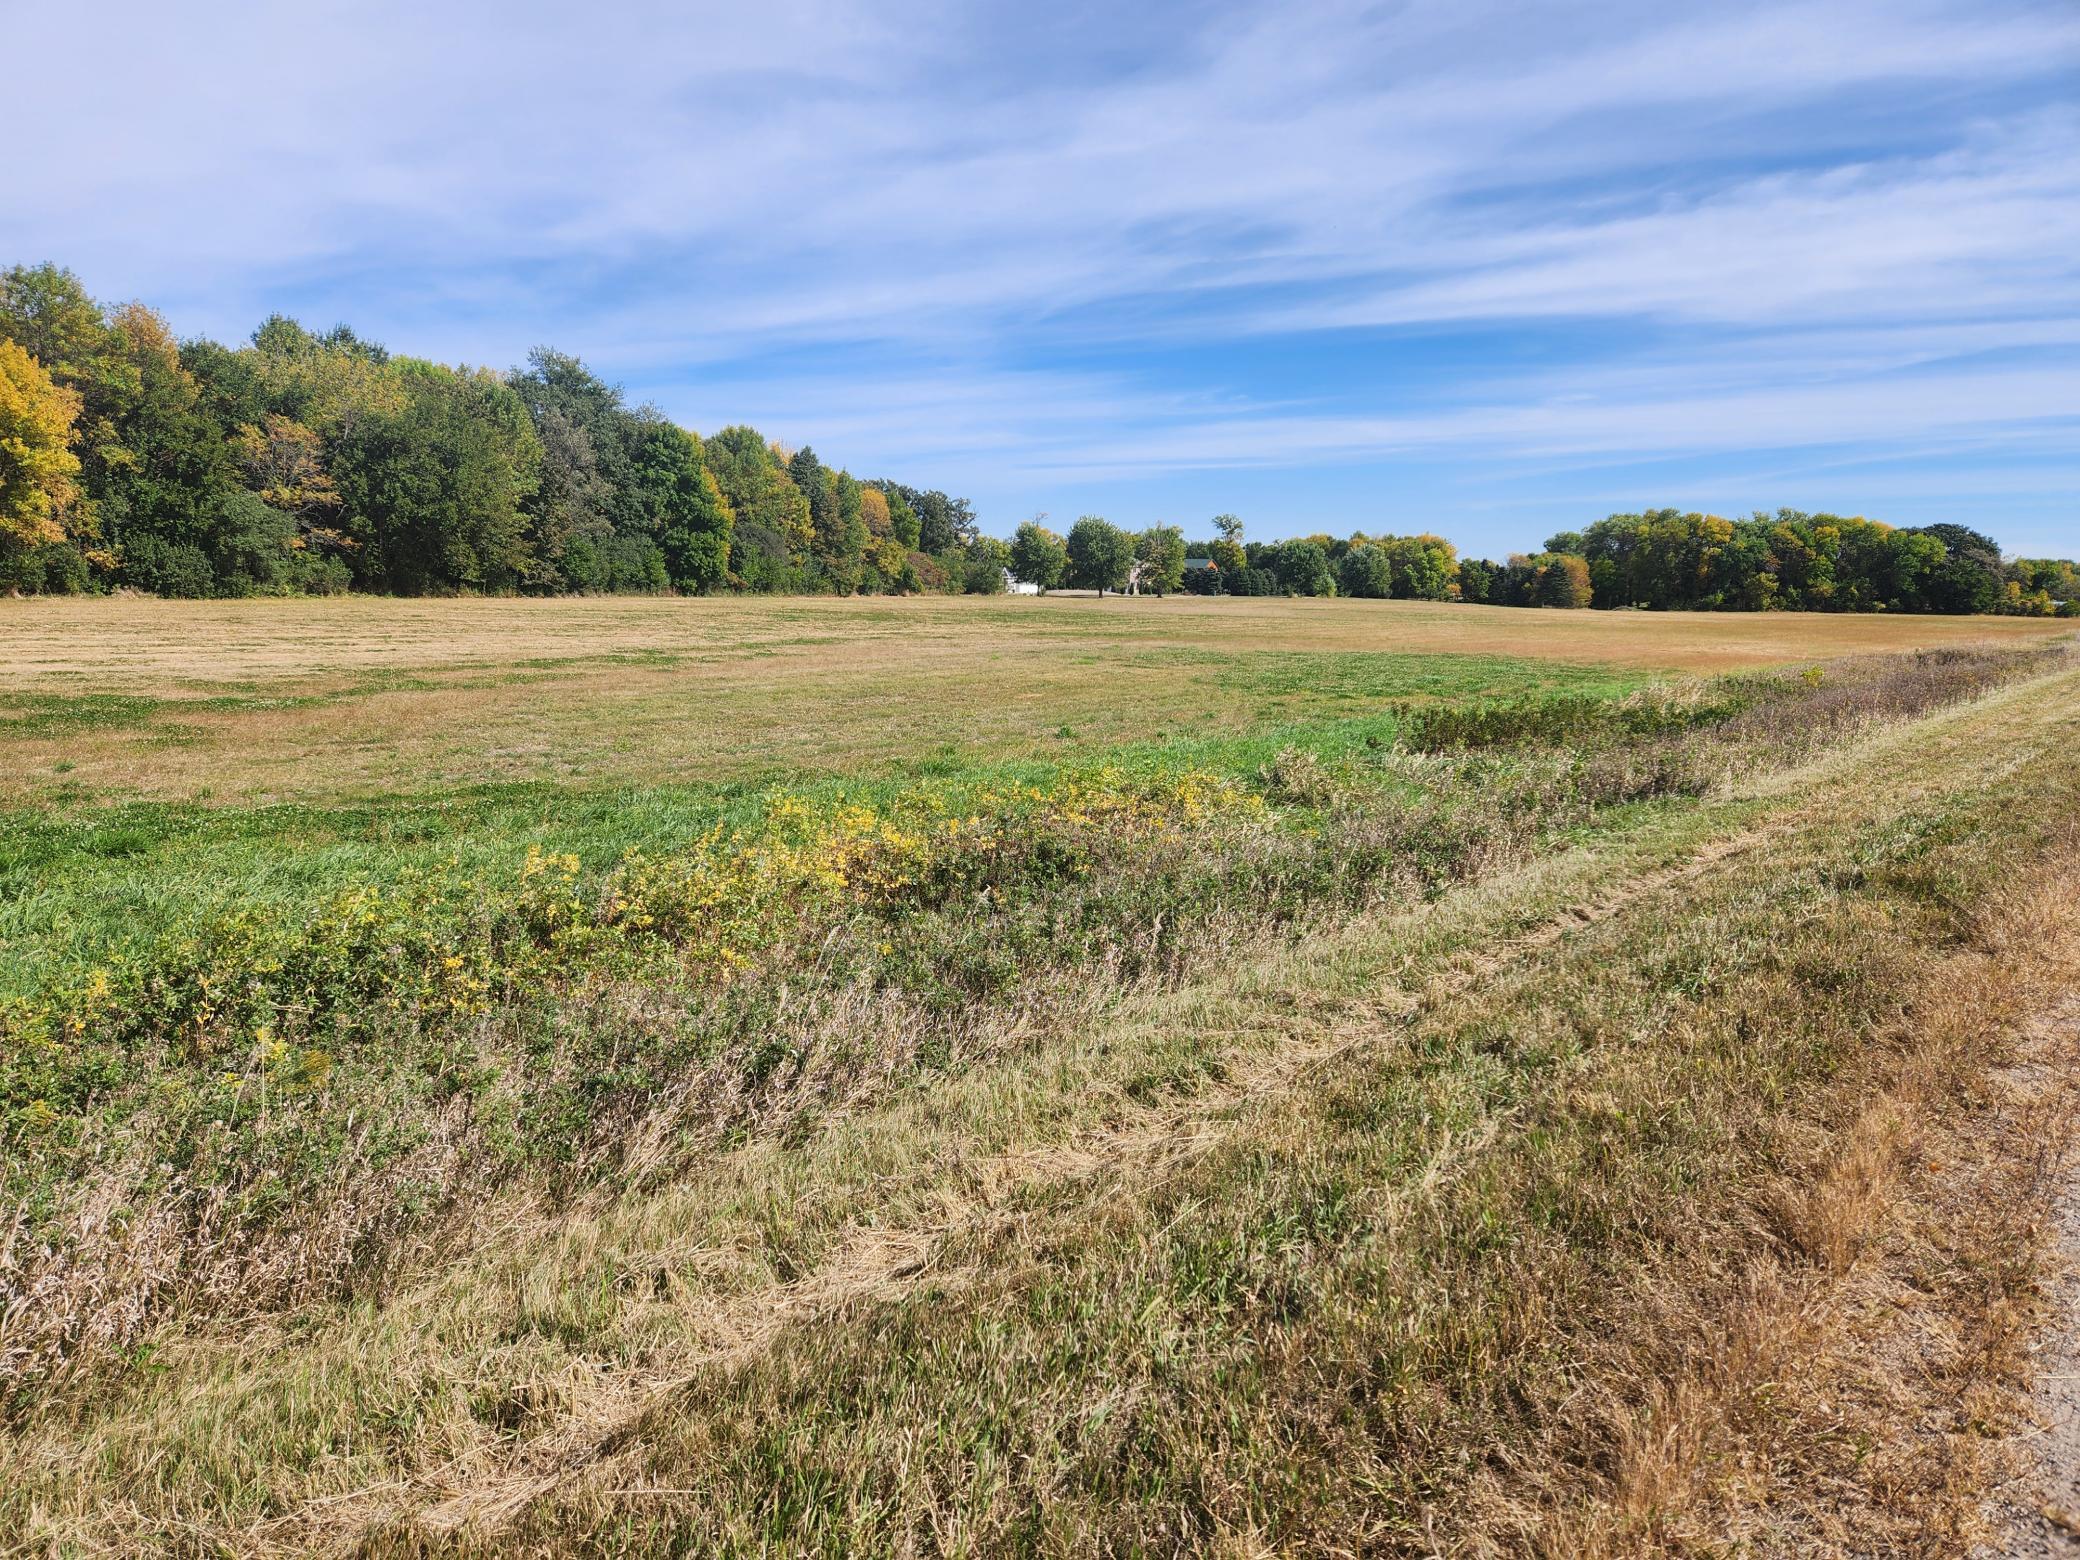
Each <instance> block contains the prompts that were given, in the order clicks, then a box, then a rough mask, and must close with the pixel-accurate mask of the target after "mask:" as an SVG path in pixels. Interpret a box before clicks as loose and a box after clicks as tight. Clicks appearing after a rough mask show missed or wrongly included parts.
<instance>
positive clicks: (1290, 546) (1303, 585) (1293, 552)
mask: <svg viewBox="0 0 2080 1560" xmlns="http://www.w3.org/2000/svg"><path fill="white" fill-rule="evenodd" d="M1262 561H1263V566H1264V567H1265V568H1268V569H1269V570H1270V571H1271V572H1272V573H1273V574H1275V575H1276V576H1278V583H1279V586H1280V588H1281V589H1283V590H1285V591H1287V592H1288V593H1290V594H1292V595H1295V596H1333V595H1335V594H1336V575H1335V572H1334V571H1333V570H1332V569H1330V567H1329V554H1328V553H1327V552H1326V551H1325V550H1324V549H1323V547H1322V546H1321V544H1320V543H1319V542H1311V541H1307V540H1305V539H1304V538H1295V539H1293V540H1292V541H1286V542H1280V543H1278V544H1277V545H1276V546H1275V547H1271V548H1268V549H1266V551H1265V553H1264V555H1263V560H1262Z"/></svg>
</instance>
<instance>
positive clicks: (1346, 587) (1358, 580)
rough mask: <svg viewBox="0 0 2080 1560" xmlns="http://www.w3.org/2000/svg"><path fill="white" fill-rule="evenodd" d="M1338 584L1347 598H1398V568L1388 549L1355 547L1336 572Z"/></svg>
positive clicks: (1347, 554) (1346, 554)
mask: <svg viewBox="0 0 2080 1560" xmlns="http://www.w3.org/2000/svg"><path fill="white" fill-rule="evenodd" d="M1336 583H1337V586H1338V588H1339V589H1341V590H1342V592H1343V594H1344V595H1346V596H1365V597H1370V598H1372V599H1374V600H1378V599H1380V598H1383V597H1387V596H1391V595H1393V594H1394V565H1393V562H1392V560H1391V559H1389V558H1388V557H1387V554H1386V551H1385V549H1384V548H1379V547H1371V546H1364V547H1353V548H1352V549H1351V550H1350V551H1349V552H1347V553H1345V554H1344V555H1343V560H1342V562H1340V563H1339V564H1338V565H1337V568H1336Z"/></svg>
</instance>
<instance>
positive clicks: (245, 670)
mask: <svg viewBox="0 0 2080 1560" xmlns="http://www.w3.org/2000/svg"><path fill="white" fill-rule="evenodd" d="M2068 628H2069V625H2059V624H2047V623H2041V622H2033V621H2027V620H2022V619H2004V618H1970V619H1946V618H1888V617H1882V616H1817V615H1801V614H1790V613H1778V614H1767V615H1742V614H1732V613H1728V614H1716V615H1703V614H1683V613H1669V614H1647V613H1636V612H1625V613H1591V612H1574V613H1564V612H1525V611H1511V610H1508V609H1504V608H1485V607H1462V606H1457V605H1441V604H1433V603H1424V602H1369V601H1277V600H1244V599H1215V600H1202V599H1199V598H1193V597H1173V598H1171V599H1168V600H1162V601H1158V600H1152V599H1143V600H1131V601H1128V600H1116V599H1107V600H1104V601H1097V600H1094V599H1090V598H1079V597H1053V598H1045V599H1038V600H1035V599H1016V600H1013V599H994V600H991V599H977V598H966V599H944V598H931V599H914V600H850V601H848V600H835V599H816V598H749V599H703V600H661V599H647V598H624V597H605V598H589V599H583V600H572V599H560V600H480V601H391V600H377V599H369V598H360V597H350V598H343V599H339V600H330V601H243V602H211V603H190V602H167V601H156V600H148V599H114V600H75V599H64V598H58V599H48V600H41V599H39V600H26V601H6V602H0V688H4V689H5V690H6V691H7V692H8V693H9V694H11V695H15V696H18V697H20V696H26V697H28V698H30V699H48V698H54V697H63V698H75V699H76V698H77V697H78V696H81V695H106V696H117V697H118V698H131V699H151V700H166V701H170V702H169V703H167V704H166V705H165V706H163V707H159V708H154V709H140V708H130V709H127V710H126V709H117V708H111V709H109V710H107V711H105V712H101V713H94V712H83V713H82V714H81V716H80V718H69V719H67V720H65V721H63V722H58V723H52V722H49V721H28V722H20V721H17V722H14V723H4V722H0V799H12V800H32V799H39V798H43V797H47V796H49V795H50V794H51V793H52V792H53V790H54V788H57V787H60V786H62V787H63V788H65V789H67V790H69V791H73V792H76V793H81V794H84V795H87V796H92V797H96V798H99V799H104V800H108V799H120V798H123V797H133V796H134V797H145V798H155V799H171V800H185V799H190V798H198V797H203V796H208V797H210V798H212V799H214V800H217V801H229V800H263V799H274V798H285V797H303V796H320V795H325V794H328V793H339V792H362V793H369V792H381V791H385V790H391V789H396V788H400V787H401V788H407V789H422V788H427V787H435V786H442V785H454V784H475V783H496V782H503V781H513V780H553V781H578V782H591V781H636V782H647V781H658V780H712V779H731V778H743V777H747V776H750V777H757V776H771V775H774V774H780V773H789V774H799V773H802V772H805V771H806V772H816V771H822V772H832V771H841V770H847V769H852V768H856V767H859V766H861V765H872V764H890V763H901V762H905V761H914V760H916V759H917V758H918V757H920V756H921V755H923V754H927V753H930V752H932V751H933V750H935V749H937V748H941V747H951V748H954V749H958V750H959V751H960V752H961V753H963V754H966V755H974V754H985V755H988V756H990V757H992V758H1004V757H1016V756H1020V755H1023V754H1030V753H1049V752H1055V751H1059V750H1060V749H1061V744H1062V743H1063V742H1065V741H1073V742H1074V743H1076V744H1078V745H1080V746H1082V747H1085V748H1097V747H1102V746H1105V745H1109V744H1113V743H1118V742H1125V741H1135V740H1141V739H1145V738H1150V737H1154V736H1159V735H1162V734H1165V733H1173V732H1182V733H1191V732H1204V731H1220V730H1233V729H1236V728H1238V727H1242V726H1247V725H1252V724H1258V723H1261V722H1264V721H1267V720H1277V719H1285V718H1304V717H1308V716H1314V715H1320V714H1323V713H1325V712H1334V711H1336V710H1337V709H1339V708H1347V707H1348V706H1347V705H1342V706H1340V705H1338V704H1337V703H1336V702H1335V701H1336V700H1337V699H1339V698H1344V699H1347V698H1349V697H1352V696H1353V695H1352V694H1350V693H1348V692H1344V693H1330V692H1327V691H1324V689H1323V688H1322V686H1321V684H1322V683H1323V682H1324V681H1325V679H1324V678H1322V677H1321V676H1319V675H1316V674H1317V673H1318V672H1319V671H1320V670H1321V669H1322V668H1324V667H1329V666H1331V665H1332V664H1341V665H1346V666H1353V667H1356V668H1357V671H1356V672H1355V674H1354V675H1355V676H1357V678H1358V686H1359V687H1360V688H1362V689H1368V690H1370V689H1378V690H1382V691H1385V692H1388V693H1392V692H1397V691H1400V690H1399V689H1398V687H1397V686H1396V683H1395V676H1394V673H1393V672H1392V671H1391V669H1389V670H1379V669H1377V668H1378V663H1375V664H1374V668H1373V669H1371V670H1368V669H1367V664H1366V663H1365V662H1364V661H1363V660H1362V658H1365V657H1430V656H1436V657H1489V658H1495V657H1500V658H1512V659H1517V660H1524V661H1530V662H1539V663H1547V662H1550V663H1566V664H1568V665H1571V666H1576V667H1601V668H1607V669H1609V670H1611V671H1612V672H1614V673H1618V674H1626V675H1642V674H1649V673H1656V672H1718V671H1727V670H1734V669H1740V668H1746V667H1757V666H1765V665H1770V664H1778V663H1783V662H1787V661H1801V660H1809V659H1817V658H1823V657H1830V656H1836V655H1842V654H1848V653H1854V652H1866V651H1882V650H1895V649H1903V648H1910V647H1920V646H1929V645H1946V644H1959V643H1968V642H1985V641H1989V640H2001V641H2006V642H2012V643H2020V642H2024V641H2027V640H2031V639H2035V638H2038V637H2041V636H2044V635H2047V634H2055V633H2058V632H2062V631H2066V630H2067V629H2068ZM1351 658H1359V659H1357V660H1353V659H1351ZM1394 664H1396V665H1405V664H1406V663H1394ZM1441 664H1449V663H1441ZM1466 664H1467V665H1468V666H1473V667H1478V665H1479V664H1480V663H1478V662H1467V663H1466ZM1474 675H1478V674H1477V672H1476V673H1475V674H1474Z"/></svg>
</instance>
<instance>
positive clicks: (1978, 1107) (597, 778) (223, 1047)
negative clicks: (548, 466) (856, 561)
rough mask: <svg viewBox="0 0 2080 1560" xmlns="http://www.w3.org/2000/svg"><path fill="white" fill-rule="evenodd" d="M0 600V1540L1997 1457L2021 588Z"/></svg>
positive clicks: (1028, 1527) (546, 1549)
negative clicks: (1500, 594) (1523, 599)
mask: <svg viewBox="0 0 2080 1560" xmlns="http://www.w3.org/2000/svg"><path fill="white" fill-rule="evenodd" d="M0 606H4V607H5V609H6V610H5V611H4V612H0V665H4V666H5V667H6V668H7V672H8V676H7V679H6V681H5V683H4V686H5V687H6V689H7V690H8V691H7V692H6V693H5V694H4V695H0V744H4V746H5V751H6V754H7V757H8V759H9V764H8V766H7V768H6V770H5V773H6V774H7V776H8V781H7V783H8V784H9V786H10V787H11V789H10V791H9V793H8V795H7V797H6V799H5V800H6V807H5V812H4V813H0V1112H4V1116H0V1132H4V1137H0V1149H4V1151H5V1152H4V1163H0V1191H4V1195H5V1197H6V1199H7V1202H8V1207H9V1213H8V1214H7V1215H5V1216H4V1217H6V1218H7V1221H8V1228H9V1231H10V1233H8V1234H7V1235H6V1237H5V1238H4V1240H0V1284H4V1286H5V1287H4V1289H0V1298H4V1302H5V1310H4V1313H0V1315H4V1320H0V1390H4V1392H5V1404H6V1417H5V1419H4V1421H0V1552H9V1551H10V1548H11V1549H13V1550H18V1551H19V1552H23V1553H42V1552H52V1553H68V1554H73V1553H76V1554H99V1553H110V1554H115V1553H133V1552H137V1551H139V1550H147V1551H149V1550H167V1551H177V1552H192V1553H216V1552H230V1553H255V1554H259V1553H290V1552H326V1553H339V1552H350V1553H351V1552H359V1553H370V1554H388V1553H400V1554H404V1553H412V1554H417V1553H428V1552H442V1553H447V1552H459V1553H477V1552H483V1553H512V1552H526V1553H540V1554H566V1553H654V1552H680V1553H711V1552H739V1553H753V1552H759V1553H797V1552H819V1553H856V1552H888V1553H913V1552H921V1553H940V1552H947V1553H966V1552H986V1553H999V1552H1018V1553H1048V1554H1082V1553H1092V1552H1118V1553H1129V1552H1146V1551H1151V1550H1160V1551H1164V1552H1174V1551H1178V1550H1188V1551H1210V1552H1223V1553H1236V1554H1249V1553H1260V1552H1272V1551H1296V1552H1318V1553H1351V1552H1407V1553H1411V1554H1415V1553H1424V1554H1427V1553H1436V1552H1448V1553H1461V1552H1463V1553H1493V1552H1523V1553H1545V1554H1555V1555H1558V1554H1569V1555H1574V1554H1590V1555H1594V1554H1621V1553H1659V1552H1668V1551H1671V1550H1674V1551H1679V1552H1698V1553H1719V1552H1731V1551H1739V1550H1748V1551H1753V1552H1808V1551H1813V1550H1818V1551H1823V1552H1825V1551H1829V1550H1838V1551H1840V1550H1845V1551H1851V1552H1878V1551H1883V1552H1906V1553H1931V1554H1949V1553H1956V1552H1958V1551H1959V1549H1960V1548H1961V1547H1962V1546H1964V1545H1967V1544H1968V1543H1969V1542H1970V1541H1971V1540H1972V1538H1973V1536H1974V1534H1975V1532H1976V1531H1977V1526H1978V1524H1979V1523H1980V1517H1979V1515H1978V1513H1979V1509H1980V1501H1981V1498H1982V1496H1983V1494H1984V1492H1985V1490H1986V1489H1987V1488H1988V1486H1989V1485H1990V1484H1991V1483H1992V1482H1993V1481H1994V1480H1996V1479H1997V1478H1999V1477H2001V1476H2002V1475H2003V1474H2004V1473H2005V1472H2006V1471H2007V1470H2008V1469H2009V1467H2010V1466H2011V1465H2012V1462H2013V1458H2014V1455H2015V1454H2014V1453H2013V1451H2012V1449H2011V1448H2010V1447H2009V1445H2008V1443H2007V1442H2005V1441H2004V1440H2002V1439H2001V1437H2000V1434H1999V1433H1998V1432H2000V1431H2002V1430H2003V1428H2004V1427H2006V1426H2008V1425H2010V1424H2011V1423H2012V1421H2013V1419H2014V1416H2015V1413H2016V1407H2015V1405H2016V1402H2017V1399H2016V1391H2017V1388H2018V1386H2019V1384H2020V1383H2021V1382H2022V1380H2023V1372H2024V1344H2025V1342H2026V1338H2027V1327H2028V1321H2029V1307H2030V1304H2031V1300H2030V1297H2031V1294H2032V1285H2033V1283H2034V1282H2035V1278H2036V1275H2037V1271H2038V1270H2037V1267H2036V1263H2037V1262H2038V1260H2039V1253H2038V1250H2037V1241H2038V1239H2039V1237H2038V1235H2037V1234H2036V1226H2035V1224H2034V1223H2033V1220H2034V1219H2035V1217H2036V1214H2037V1211H2038V1209H2039V1207H2040V1205H2041V1200H2042V1197H2043V1185H2042V1182H2041V1172H2042V1170H2043V1167H2044V1165H2045V1164H2046V1163H2047V1162H2048V1161H2047V1159H2046V1156H2045V1145H2047V1144H2053V1143H2056V1142H2057V1141H2061V1140H2062V1134H2063V1133H2064V1131H2065V1122H2066V1120H2067V1119H2068V1117H2069V1115H2070V1109H2069V1107H2070V1105H2071V1100H2070V1098H2069V1092H2070V1085H2069V1082H2068V1080H2067V1079H2066V1077H2065V1075H2064V1073H2063V1071H2061V1070H2060V1069H2059V1068H2057V1067H2055V1066H2052V1065H2051V1064H2050V1062H2049V1061H2047V1060H2046V1058H2045V1057H2044V1056H2041V1055H2038V1054H2037V1053H2035V1052H2033V1051H2032V1050H2031V1049H2030V1047H2031V1046H2032V1044H2034V1043H2036V1042H2033V1041H2032V1039H2031V1036H2032V1035H2033V1034H2034V1033H2036V1031H2035V1030H2033V1028H2032V1023H2033V1021H2034V1020H2036V1019H2038V1018H2040V1017H2041V1016H2042V1015H2043V1014H2044V1013H2046V1012H2047V1011H2050V1010H2052V1009H2053V1008H2054V1007H2055V1005H2056V1004H2057V1003H2058V1002H2059V1001H2061V1000H2062V996H2061V993H2063V992H2064V991H2066V990H2067V989H2068V988H2069V987H2070V985H2071V982H2072V980H2073V978H2074V976H2075V974H2076V973H2080V919H2076V915H2075V912H2074V910H2073V908H2072V906H2073V903H2074V901H2073V896H2072V895H2071V894H2070V891H2069V887H2070V883H2071V880H2072V875H2073V872H2074V871H2075V869H2076V867H2080V832H2076V824H2075V819H2076V817H2080V766H2076V765H2075V764H2074V762H2073V759H2072V755H2073V753H2074V751H2075V744H2076V739H2080V702H2076V699H2075V694H2076V693H2080V656H2076V652H2075V650H2074V648H2073V645H2072V642H2071V640H2070V638H2069V637H2066V636H2061V635H2059V634H2058V633H2057V632H2056V631H2055V627H2054V628H2052V629H2051V630H2049V631H2047V628H2046V626H2045V625H2041V624H2035V623H2028V622H2024V621H2019V620H1942V619H1882V618H1849V617H1839V618H1837V617H1825V618H1822V617H1798V616H1792V615H1775V616H1751V617H1740V616H1732V615H1728V616H1723V617H1701V616H1693V617H1685V616H1679V615H1668V616H1654V615H1647V614H1631V613H1627V614H1601V613H1540V612H1515V613H1512V612H1507V611H1500V610H1496V611H1490V610H1484V609H1477V608H1458V607H1442V606H1440V607H1429V606H1424V605H1417V604H1382V603H1370V602H1364V603H1358V602H1351V603H1337V602H1268V601H1267V602H1254V601H1213V602H1202V601H1197V600H1188V601H1176V600H1172V601H1164V602H1157V601H1127V602H1114V601H1106V602H1103V603H1099V602H1096V601H1091V600H1074V599H1069V600H1039V601H1023V600H1022V601H996V602H986V601H958V600H955V601H933V602H923V601H918V602H910V601H899V602H877V603H872V604H868V603H849V602H815V601H787V602H708V601H683V602H671V601H620V600H610V601H600V602H594V601H559V602H541V603H534V602H511V603H506V602H450V603H432V602H380V601H372V600H351V601H344V602H340V603H336V604H335V603H316V602H302V603H293V604H292V603H250V604H243V603H242V604H227V605H223V606H198V605H176V604H172V603H156V602H142V601H101V602H83V603H68V602H63V601H58V602H47V603H46V602H23V603H4V604H0ZM2025 1145H2027V1149H2026V1151H2025Z"/></svg>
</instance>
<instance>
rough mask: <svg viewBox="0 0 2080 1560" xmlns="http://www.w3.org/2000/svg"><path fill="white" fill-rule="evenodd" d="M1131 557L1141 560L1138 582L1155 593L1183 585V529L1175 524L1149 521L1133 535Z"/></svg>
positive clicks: (1162, 592)
mask: <svg viewBox="0 0 2080 1560" xmlns="http://www.w3.org/2000/svg"><path fill="white" fill-rule="evenodd" d="M1134 557H1135V558H1136V559H1137V560H1138V561H1139V562H1140V564H1141V566H1142V567H1141V579H1140V585H1141V589H1143V590H1152V591H1154V592H1155V593H1156V594H1157V595H1158V596H1166V595H1168V594H1169V593H1170V592H1171V591H1174V590H1180V589H1182V588H1183V586H1184V532H1183V531H1182V530H1181V529H1179V528H1178V527H1177V526H1174V525H1152V526H1150V527H1149V528H1148V529H1147V530H1145V531H1143V532H1142V533H1141V534H1140V535H1139V536H1137V537H1135V538H1134Z"/></svg>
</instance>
